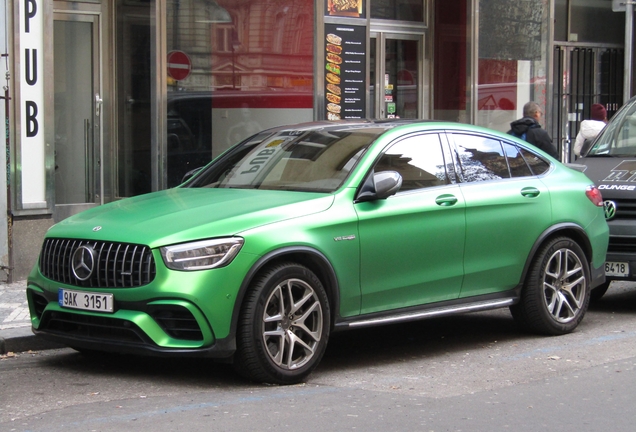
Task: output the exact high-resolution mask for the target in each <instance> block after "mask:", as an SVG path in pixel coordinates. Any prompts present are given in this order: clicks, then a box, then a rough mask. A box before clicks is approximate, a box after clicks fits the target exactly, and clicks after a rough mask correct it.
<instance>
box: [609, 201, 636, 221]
mask: <svg viewBox="0 0 636 432" xmlns="http://www.w3.org/2000/svg"><path fill="white" fill-rule="evenodd" d="M611 201H614V202H615V203H616V216H614V219H636V200H627V199H615V200H611Z"/></svg>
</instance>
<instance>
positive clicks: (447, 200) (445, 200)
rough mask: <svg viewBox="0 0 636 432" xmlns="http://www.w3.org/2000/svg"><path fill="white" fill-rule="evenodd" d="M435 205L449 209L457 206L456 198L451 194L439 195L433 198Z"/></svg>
mask: <svg viewBox="0 0 636 432" xmlns="http://www.w3.org/2000/svg"><path fill="white" fill-rule="evenodd" d="M435 204H437V205H438V206H442V207H450V206H452V205H455V204H457V197H456V196H455V195H451V194H444V195H440V196H438V197H437V198H435Z"/></svg>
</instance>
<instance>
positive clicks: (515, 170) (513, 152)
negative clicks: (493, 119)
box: [502, 142, 532, 177]
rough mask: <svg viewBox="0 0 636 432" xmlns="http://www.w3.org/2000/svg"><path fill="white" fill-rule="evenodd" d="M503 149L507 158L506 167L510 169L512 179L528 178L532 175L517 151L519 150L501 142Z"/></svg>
mask: <svg viewBox="0 0 636 432" xmlns="http://www.w3.org/2000/svg"><path fill="white" fill-rule="evenodd" d="M502 144H503V148H504V150H505V152H506V156H507V157H508V166H509V167H510V174H511V175H512V176H513V177H528V176H531V175H532V171H531V170H530V167H528V164H527V163H526V160H525V159H524V158H523V155H522V154H521V152H520V151H519V148H518V147H517V146H515V145H512V144H510V143H507V142H503V143H502Z"/></svg>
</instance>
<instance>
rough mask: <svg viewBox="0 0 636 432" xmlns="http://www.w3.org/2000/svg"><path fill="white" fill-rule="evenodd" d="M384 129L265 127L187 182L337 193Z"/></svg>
mask: <svg viewBox="0 0 636 432" xmlns="http://www.w3.org/2000/svg"><path fill="white" fill-rule="evenodd" d="M381 132H384V129H382V130H378V129H371V128H368V129H363V130H355V131H352V130H340V131H333V130H318V131H316V130H312V131H290V130H286V131H276V132H267V131H266V132H262V133H260V134H257V135H254V136H253V137H251V138H248V139H247V140H245V141H244V142H243V143H241V144H238V145H237V146H236V147H234V148H233V149H231V150H230V151H228V152H227V153H226V154H225V155H223V156H222V157H221V158H219V159H218V160H216V161H215V162H213V163H212V164H211V165H210V166H208V167H206V168H205V169H204V170H202V171H201V172H200V173H198V174H197V175H196V176H195V177H194V178H193V179H192V181H191V182H189V183H188V184H187V185H186V187H208V188H237V189H267V190H293V191H303V192H333V191H335V190H336V189H338V188H339V187H340V186H341V185H342V184H343V183H344V181H345V180H346V178H347V177H348V175H349V173H350V172H351V170H352V169H353V168H354V167H355V165H356V163H357V161H358V160H359V159H360V157H361V156H362V155H363V154H364V152H365V150H366V149H367V148H368V147H369V145H370V144H371V143H372V142H373V141H374V140H375V139H376V137H377V136H378V135H379V134H380V133H381Z"/></svg>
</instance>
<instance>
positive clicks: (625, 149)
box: [586, 99, 636, 157]
mask: <svg viewBox="0 0 636 432" xmlns="http://www.w3.org/2000/svg"><path fill="white" fill-rule="evenodd" d="M586 156H587V157H590V156H605V157H636V99H634V100H632V101H631V102H629V103H628V104H627V105H625V106H624V107H623V108H621V109H620V110H619V111H618V112H617V113H616V115H614V117H613V118H612V120H611V121H610V122H609V123H608V124H607V126H605V129H603V131H602V132H601V134H600V135H599V137H598V139H597V140H596V141H595V142H594V145H593V146H592V148H591V149H590V151H589V152H588V153H587V155H586Z"/></svg>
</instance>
